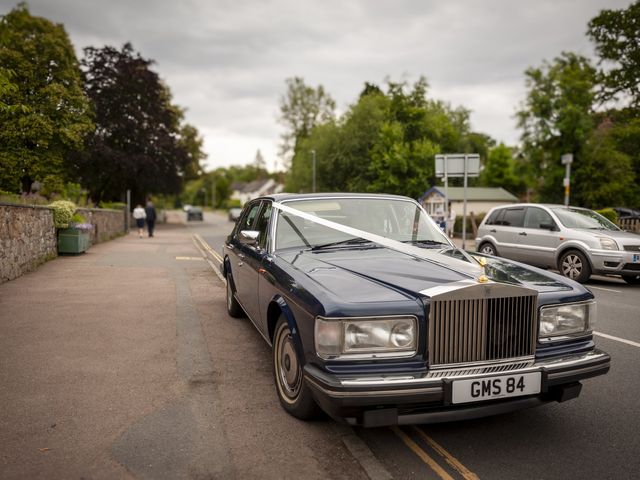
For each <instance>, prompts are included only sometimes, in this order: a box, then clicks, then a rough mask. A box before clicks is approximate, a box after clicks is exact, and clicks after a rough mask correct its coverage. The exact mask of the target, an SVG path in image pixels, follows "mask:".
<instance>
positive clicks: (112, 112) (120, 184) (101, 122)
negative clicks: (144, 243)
mask: <svg viewBox="0 0 640 480" xmlns="http://www.w3.org/2000/svg"><path fill="white" fill-rule="evenodd" d="M152 64H153V61H152V60H148V59H144V58H142V57H141V56H140V54H139V53H136V52H134V50H133V47H132V46H131V44H128V43H127V44H125V45H124V47H123V48H122V49H121V50H117V49H115V48H113V47H109V46H106V47H103V48H100V49H97V48H93V47H89V48H86V49H85V57H84V59H83V60H82V68H83V72H84V76H85V83H86V91H87V94H88V96H89V98H90V99H91V101H92V103H93V106H94V109H95V115H96V116H95V120H96V124H97V129H96V131H95V132H94V134H93V135H91V136H90V137H89V139H88V142H87V149H86V150H85V152H83V154H82V155H80V156H78V157H77V158H76V166H77V171H78V173H79V175H80V177H81V179H82V182H83V184H84V185H85V186H86V187H88V188H89V191H90V193H91V197H92V199H93V200H94V201H95V202H99V201H101V200H119V199H122V195H123V193H124V192H125V191H126V190H127V189H130V190H131V192H132V198H133V199H134V201H138V202H141V201H143V200H144V198H145V197H146V196H148V195H150V194H176V193H179V192H180V191H181V189H182V187H183V179H184V177H185V175H187V176H189V175H193V174H195V173H196V172H195V171H194V170H197V167H194V166H195V165H198V164H199V163H198V162H199V159H201V158H202V154H201V152H200V144H199V140H198V136H197V133H196V132H195V129H194V128H193V127H182V133H183V137H181V136H180V132H181V126H180V121H181V120H182V116H183V115H182V111H181V110H180V109H179V108H178V107H176V106H174V105H172V103H171V95H170V92H169V89H168V88H167V86H166V85H164V84H163V82H162V81H161V80H160V78H159V76H158V74H157V73H156V72H154V71H153V70H152V69H151V66H152ZM185 128H186V129H185Z"/></svg>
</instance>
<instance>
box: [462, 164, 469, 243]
mask: <svg viewBox="0 0 640 480" xmlns="http://www.w3.org/2000/svg"><path fill="white" fill-rule="evenodd" d="M467 160H468V155H465V156H464V202H463V205H462V250H464V243H465V240H466V239H467V170H468V169H467Z"/></svg>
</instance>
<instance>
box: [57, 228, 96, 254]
mask: <svg viewBox="0 0 640 480" xmlns="http://www.w3.org/2000/svg"><path fill="white" fill-rule="evenodd" d="M90 244H91V243H90V239H89V232H87V231H85V230H78V229H77V228H61V229H60V230H58V253H82V252H84V251H85V250H86V249H87V248H89V246H90Z"/></svg>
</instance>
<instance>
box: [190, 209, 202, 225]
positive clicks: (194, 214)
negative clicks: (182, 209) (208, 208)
mask: <svg viewBox="0 0 640 480" xmlns="http://www.w3.org/2000/svg"><path fill="white" fill-rule="evenodd" d="M191 220H200V221H202V220H203V218H202V209H201V208H200V207H191V208H190V209H189V210H187V221H188V222H190V221H191Z"/></svg>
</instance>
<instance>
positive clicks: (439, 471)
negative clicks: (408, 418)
mask: <svg viewBox="0 0 640 480" xmlns="http://www.w3.org/2000/svg"><path fill="white" fill-rule="evenodd" d="M411 428H412V429H413V431H414V432H415V433H416V434H417V435H418V436H419V437H420V438H421V439H422V440H424V441H425V442H426V443H427V445H429V447H431V448H432V449H433V450H434V451H435V452H436V453H437V454H438V455H440V457H441V458H443V459H444V461H445V462H447V464H449V466H450V467H451V468H452V469H453V470H455V471H456V472H457V473H459V474H460V476H461V477H462V478H463V479H464V480H479V477H478V476H477V475H476V474H475V473H473V472H472V471H470V470H469V469H468V468H467V467H465V466H464V465H462V463H460V461H459V460H458V459H457V458H456V457H454V456H453V455H451V454H450V453H449V452H448V451H447V450H445V449H444V448H443V447H442V446H441V445H440V444H439V443H438V442H436V441H435V440H434V439H433V438H431V437H430V436H429V435H427V434H426V433H425V432H424V431H423V430H422V429H420V428H417V427H411ZM391 430H392V431H393V433H395V434H396V435H397V436H398V437H399V438H400V440H402V441H403V442H404V444H405V445H406V446H407V447H409V448H410V449H411V451H413V453H415V454H416V455H417V456H418V458H420V460H422V461H423V462H424V463H426V464H427V465H428V466H429V468H431V470H433V471H434V472H435V473H436V475H438V476H439V477H440V478H442V479H443V480H454V478H453V477H452V476H451V475H449V473H448V472H447V471H446V470H445V469H444V468H442V466H441V465H440V464H439V463H438V462H437V461H436V460H434V458H433V457H432V456H431V455H429V454H428V453H427V452H426V451H425V450H424V449H423V448H422V447H421V446H420V445H418V443H416V442H415V441H414V440H413V439H412V438H411V437H410V436H409V435H407V434H406V433H405V432H403V431H402V430H400V429H399V428H398V427H391Z"/></svg>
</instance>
